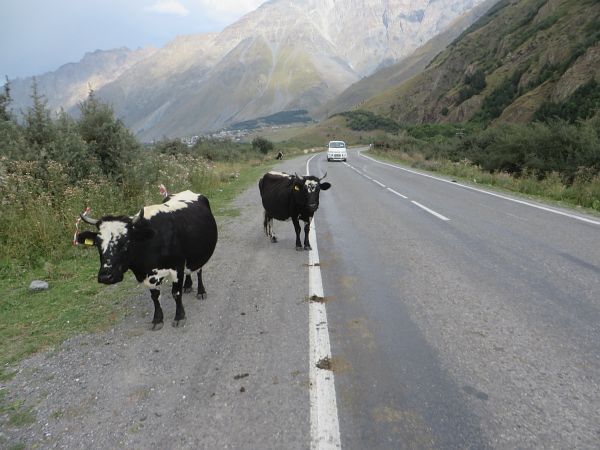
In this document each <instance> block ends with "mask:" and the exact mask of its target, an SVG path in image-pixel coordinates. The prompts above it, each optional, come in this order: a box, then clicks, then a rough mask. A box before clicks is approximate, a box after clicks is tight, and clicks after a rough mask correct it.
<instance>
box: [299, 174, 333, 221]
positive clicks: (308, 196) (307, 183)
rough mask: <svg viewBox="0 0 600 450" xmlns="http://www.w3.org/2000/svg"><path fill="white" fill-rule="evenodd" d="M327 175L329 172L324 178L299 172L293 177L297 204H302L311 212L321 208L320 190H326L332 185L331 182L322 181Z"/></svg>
mask: <svg viewBox="0 0 600 450" xmlns="http://www.w3.org/2000/svg"><path fill="white" fill-rule="evenodd" d="M326 176H327V172H325V175H323V177H322V178H317V177H315V176H313V175H306V176H304V177H301V176H300V175H298V174H295V176H294V177H293V178H292V194H293V196H294V201H295V202H296V204H297V205H300V206H302V207H303V208H304V209H306V210H307V211H308V212H309V213H310V214H313V213H314V212H315V211H316V210H317V209H319V192H321V190H323V191H326V190H327V189H329V188H330V187H331V184H330V183H327V182H325V183H321V180H323V178H325V177H326Z"/></svg>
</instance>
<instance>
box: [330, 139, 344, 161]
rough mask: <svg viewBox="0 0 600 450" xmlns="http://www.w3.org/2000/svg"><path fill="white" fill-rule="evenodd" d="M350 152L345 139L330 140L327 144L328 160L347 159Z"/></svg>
mask: <svg viewBox="0 0 600 450" xmlns="http://www.w3.org/2000/svg"><path fill="white" fill-rule="evenodd" d="M347 159H348V152H347V150H346V143H345V142H344V141H329V144H328V145H327V161H346V160H347Z"/></svg>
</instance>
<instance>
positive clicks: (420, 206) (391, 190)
mask: <svg viewBox="0 0 600 450" xmlns="http://www.w3.org/2000/svg"><path fill="white" fill-rule="evenodd" d="M359 153H360V152H359ZM361 156H362V155H361ZM365 158H366V156H365ZM348 166H350V165H349V164H348ZM350 167H352V166H350ZM363 176H364V177H365V178H368V179H369V180H371V181H372V182H373V183H375V184H378V185H379V186H381V187H382V188H386V189H387V190H388V191H390V192H391V193H392V194H395V195H397V196H399V197H402V198H406V199H408V197H407V196H406V195H402V194H401V193H400V192H396V191H395V190H393V189H391V188H389V187H386V186H385V184H383V183H381V182H380V181H377V180H375V179H374V178H371V177H369V176H367V175H363ZM412 203H414V204H415V205H417V206H418V207H419V208H421V209H423V210H425V211H427V212H428V213H429V214H433V215H434V216H435V217H437V218H438V219H442V220H443V221H446V222H447V221H449V220H450V219H448V218H447V217H446V216H442V215H441V214H440V213H437V212H435V211H434V210H432V209H430V208H428V207H427V206H424V205H421V204H420V203H418V202H415V201H412Z"/></svg>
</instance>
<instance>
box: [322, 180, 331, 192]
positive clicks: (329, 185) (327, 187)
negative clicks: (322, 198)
mask: <svg viewBox="0 0 600 450" xmlns="http://www.w3.org/2000/svg"><path fill="white" fill-rule="evenodd" d="M319 187H320V188H321V190H322V191H326V190H327V189H329V188H330V187H331V183H328V182H327V181H326V182H325V183H319Z"/></svg>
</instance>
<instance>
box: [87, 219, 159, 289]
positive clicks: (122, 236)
mask: <svg viewBox="0 0 600 450" xmlns="http://www.w3.org/2000/svg"><path fill="white" fill-rule="evenodd" d="M143 215H144V209H143V208H142V210H141V211H140V213H139V214H138V215H136V216H135V217H133V218H131V217H126V216H119V217H115V216H105V217H102V218H101V219H92V218H91V217H88V216H84V215H82V216H81V218H82V219H83V221H84V222H86V223H88V224H90V225H95V226H96V228H98V231H97V232H92V231H83V232H81V233H79V234H78V235H77V243H79V244H84V245H88V246H92V245H95V246H96V247H97V248H98V252H99V253H100V270H99V272H98V282H99V283H104V284H115V283H118V282H119V281H122V280H123V274H124V273H125V272H126V271H127V270H128V269H129V252H130V250H131V246H132V244H134V243H136V242H143V241H147V240H149V239H152V237H154V234H155V231H154V230H153V229H152V228H150V227H149V226H148V224H147V221H144V220H143Z"/></svg>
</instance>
